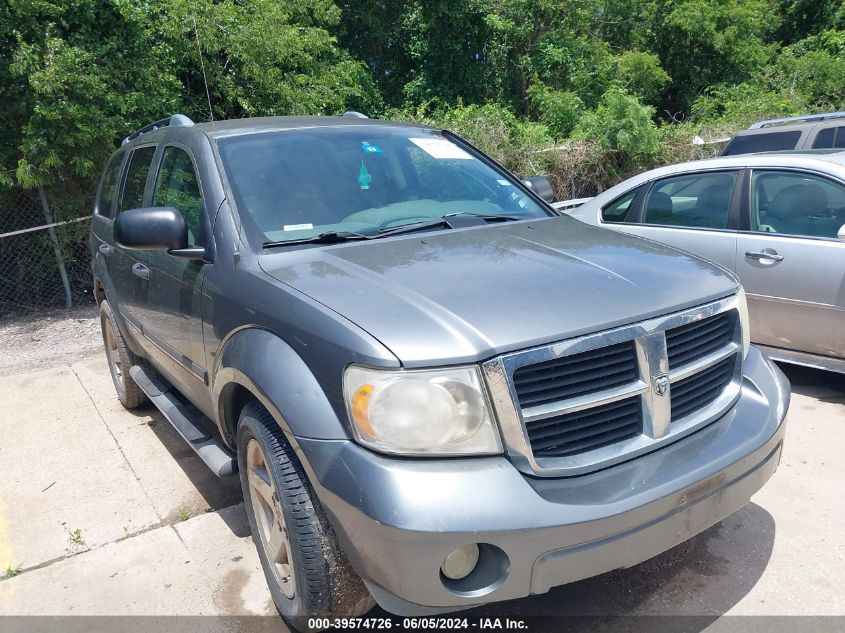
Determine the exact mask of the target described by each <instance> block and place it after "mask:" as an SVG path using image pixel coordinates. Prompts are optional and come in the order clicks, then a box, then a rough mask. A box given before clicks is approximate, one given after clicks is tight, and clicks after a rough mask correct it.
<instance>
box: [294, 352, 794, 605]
mask: <svg viewBox="0 0 845 633" xmlns="http://www.w3.org/2000/svg"><path fill="white" fill-rule="evenodd" d="M743 374H744V375H743V382H742V392H741V396H740V398H739V399H738V401H737V402H736V404H735V405H734V406H733V407H732V408H731V409H730V410H729V411H728V412H726V413H725V414H724V415H723V416H722V417H721V418H719V419H718V420H716V421H715V422H713V423H711V424H709V425H708V426H706V427H705V428H703V429H701V430H699V431H697V432H695V433H693V434H692V435H690V436H687V437H685V438H683V439H681V440H679V441H677V442H675V443H673V444H671V445H669V446H666V447H663V448H661V449H659V450H656V451H654V452H652V453H649V454H646V455H643V456H640V457H637V458H635V459H632V460H630V461H628V462H625V463H621V464H617V465H615V466H612V467H610V468H606V469H604V470H601V471H597V472H593V473H589V474H585V475H580V476H574V477H564V478H534V477H528V476H526V475H524V474H523V473H521V472H519V471H518V470H516V468H514V467H513V465H512V464H511V463H510V462H509V461H508V460H507V459H506V458H505V457H491V458H478V459H452V460H446V459H436V460H433V459H432V460H429V459H425V460H422V459H397V458H389V457H385V456H381V455H376V454H374V453H371V452H369V451H367V450H365V449H362V448H361V447H359V446H357V445H356V444H354V443H352V442H348V441H320V440H308V439H305V438H298V441H299V444H300V447H301V449H302V451H303V453H304V455H305V457H306V458H307V462H308V465H309V466H308V467H309V470H311V471H312V472H311V475H312V482H313V483H314V486H315V489H316V491H317V494H318V496H319V497H320V500H321V502H322V503H323V505H324V507H325V508H326V510H327V512H328V513H329V516H330V518H331V520H332V523H333V525H334V527H335V530H336V532H337V534H338V537H339V539H340V542H341V544H342V546H343V547H344V550H345V552H346V554H347V556H348V558H349V559H350V562H351V563H352V566H353V567H354V568H355V570H356V572H357V573H358V574H359V575H360V576H361V577H362V578H363V579H364V581H365V582H366V583H367V586H368V587H369V588H370V591H371V592H372V593H373V596H374V597H375V598H376V600H377V601H378V602H379V604H381V606H382V607H384V608H385V609H386V610H388V611H391V612H393V613H397V614H401V615H426V614H434V613H441V612H447V611H454V610H459V609H462V608H467V607H471V606H473V605H478V604H484V603H488V602H496V601H501V600H510V599H514V598H520V597H523V596H527V595H529V594H537V593H544V592H546V591H548V590H549V589H550V588H551V587H554V586H557V585H561V584H565V583H569V582H573V581H576V580H580V579H583V578H588V577H590V576H595V575H598V574H601V573H604V572H607V571H610V570H613V569H618V568H622V567H630V566H632V565H635V564H637V563H640V562H642V561H644V560H646V559H648V558H651V557H652V556H655V555H657V554H659V553H661V552H663V551H666V550H668V549H670V548H672V547H674V546H675V545H677V544H679V543H681V542H683V541H684V540H686V539H688V538H690V537H691V536H693V535H695V534H697V533H699V532H701V531H702V530H705V529H706V528H708V527H710V526H711V525H714V524H715V523H717V522H719V521H720V520H722V519H723V518H725V517H726V516H728V515H730V514H732V513H733V512H735V511H736V510H738V509H739V508H741V507H742V506H743V505H745V504H746V503H747V502H748V501H749V499H750V498H751V496H752V495H753V494H754V493H755V492H757V491H758V490H759V489H760V488H761V487H762V486H763V484H764V483H765V482H766V481H767V480H768V479H769V478H770V477H771V475H772V474H773V473H774V472H775V470H776V469H777V466H778V463H779V461H780V455H781V448H782V444H783V436H784V431H785V425H784V424H783V421H784V418H785V415H786V410H787V407H788V403H789V384H788V382H787V381H786V378H785V377H784V376H783V374H782V373H781V372H780V371H779V370H778V369H777V368H776V367H775V366H774V365H773V364H772V363H771V362H769V361H768V360H767V359H766V358H765V356H763V355H762V354H761V353H760V352H759V351H757V350H756V349H754V348H752V349H751V351H750V353H749V356H748V358H747V360H746V362H745V364H744V370H743ZM470 543H478V544H480V552H481V554H480V558H479V562H478V565H477V566H476V568H475V570H474V571H473V572H471V573H470V574H469V576H467V577H466V578H465V579H463V580H461V581H452V580H449V579H447V578H445V576H443V575H442V573H441V571H440V566H441V563H442V562H443V560H444V558H445V557H446V556H447V554H449V553H450V552H451V551H453V550H454V549H455V548H458V547H461V546H464V545H467V544H470Z"/></svg>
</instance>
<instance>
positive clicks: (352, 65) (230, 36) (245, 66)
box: [162, 0, 378, 118]
mask: <svg viewBox="0 0 845 633" xmlns="http://www.w3.org/2000/svg"><path fill="white" fill-rule="evenodd" d="M163 11H164V16H163V27H162V28H163V33H164V36H165V38H166V41H167V42H168V45H169V47H170V50H171V56H172V59H173V62H174V64H175V66H176V68H178V70H179V75H180V77H181V80H182V82H183V86H184V96H183V100H184V102H185V103H186V104H187V109H188V111H189V112H190V113H191V114H193V115H194V116H199V117H201V118H206V117H207V116H208V105H207V95H206V92H205V86H204V83H205V81H207V82H208V91H209V96H210V99H211V102H212V110H213V112H214V116H215V117H216V118H225V117H243V116H257V115H264V116H273V115H289V114H321V113H322V114H337V113H339V112H342V111H343V110H344V109H345V108H347V107H358V108H363V109H372V108H373V107H374V105H375V104H376V103H377V102H378V97H377V95H376V92H375V90H374V87H373V84H372V82H371V80H370V75H369V73H368V72H367V69H366V67H365V66H364V65H363V64H362V63H361V62H359V61H357V60H355V59H353V58H352V56H351V55H349V54H348V53H347V52H345V51H344V50H343V49H341V48H340V47H339V46H338V43H337V39H336V37H335V36H334V35H333V34H332V33H331V32H330V29H333V28H335V27H336V26H337V25H338V23H339V22H340V10H339V9H338V7H337V6H336V5H334V4H333V3H332V2H331V1H330V0H289V1H287V2H277V1H276V0H222V1H215V0H172V1H170V2H166V3H165V5H164V9H163ZM199 50H201V51H202V56H203V57H202V59H201V58H200V55H199Z"/></svg>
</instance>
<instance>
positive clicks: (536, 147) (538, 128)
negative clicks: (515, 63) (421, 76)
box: [389, 104, 552, 176]
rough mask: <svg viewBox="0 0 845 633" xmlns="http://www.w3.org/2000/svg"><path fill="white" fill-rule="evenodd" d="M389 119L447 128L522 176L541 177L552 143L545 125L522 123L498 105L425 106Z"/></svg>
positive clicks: (405, 111)
mask: <svg viewBox="0 0 845 633" xmlns="http://www.w3.org/2000/svg"><path fill="white" fill-rule="evenodd" d="M389 118H393V119H398V120H409V121H415V122H419V123H425V124H427V125H434V126H437V127H443V128H447V129H449V130H451V131H452V132H455V133H456V134H459V135H460V136H462V137H464V138H465V139H467V140H468V141H469V142H470V143H472V144H473V145H475V146H476V147H478V148H479V149H480V150H481V151H483V152H484V153H486V154H489V155H490V156H492V157H493V158H495V159H496V160H497V161H499V162H501V163H502V164H503V165H504V166H505V167H507V168H508V169H510V170H513V171H515V172H516V173H518V174H521V175H532V176H533V175H536V174H538V173H542V171H543V170H544V168H545V166H546V163H545V159H544V157H543V155H542V151H541V150H543V149H544V148H546V147H548V146H549V145H550V144H551V140H552V139H551V137H550V136H549V132H548V130H547V128H546V127H545V126H544V125H542V124H539V123H534V122H531V121H528V120H526V119H520V118H518V117H517V116H516V115H514V113H513V112H511V111H510V110H508V109H507V108H504V107H502V106H500V105H495V104H485V105H467V106H465V105H462V104H458V105H456V106H454V107H451V108H448V107H444V106H440V107H437V108H432V107H431V104H426V105H425V106H422V107H420V108H418V109H416V110H394V111H392V112H390V113H389Z"/></svg>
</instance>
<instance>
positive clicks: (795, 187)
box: [736, 169, 845, 358]
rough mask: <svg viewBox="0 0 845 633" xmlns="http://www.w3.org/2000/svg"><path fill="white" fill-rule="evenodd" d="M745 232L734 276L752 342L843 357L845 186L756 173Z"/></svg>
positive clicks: (812, 177) (796, 174)
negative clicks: (740, 287) (743, 297)
mask: <svg viewBox="0 0 845 633" xmlns="http://www.w3.org/2000/svg"><path fill="white" fill-rule="evenodd" d="M750 187H751V197H750V212H751V217H750V223H749V226H750V229H751V230H750V231H743V232H741V233H740V234H739V237H738V243H737V255H736V271H737V274H738V275H739V277H740V279H741V281H742V284H743V286H744V287H745V290H746V292H747V294H748V308H749V312H750V316H751V338H752V340H753V341H754V342H757V343H761V344H763V345H769V346H772V347H778V348H784V349H789V350H796V351H802V352H809V353H811V354H822V355H825V356H834V357H838V358H845V241H842V240H839V239H837V237H836V234H837V231H838V230H839V228H840V227H841V226H842V225H843V224H845V185H843V184H842V183H839V182H835V181H833V180H830V179H828V178H825V177H822V176H818V175H816V174H810V173H805V172H800V171H779V170H763V169H760V170H754V171H753V172H752V174H751V180H750Z"/></svg>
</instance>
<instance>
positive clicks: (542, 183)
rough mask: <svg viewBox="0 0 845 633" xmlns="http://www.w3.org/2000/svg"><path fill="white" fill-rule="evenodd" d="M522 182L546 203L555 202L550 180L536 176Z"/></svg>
mask: <svg viewBox="0 0 845 633" xmlns="http://www.w3.org/2000/svg"><path fill="white" fill-rule="evenodd" d="M522 182H524V183H525V184H526V185H528V188H529V189H531V190H532V191H533V192H534V193H536V194H537V195H538V196H540V197H541V198H542V199H543V200H545V201H546V202H554V201H555V192H554V190H553V189H552V183H550V182H549V179H548V178H544V177H543V176H534V177H533V178H526V179H525V180H523V181H522Z"/></svg>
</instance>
